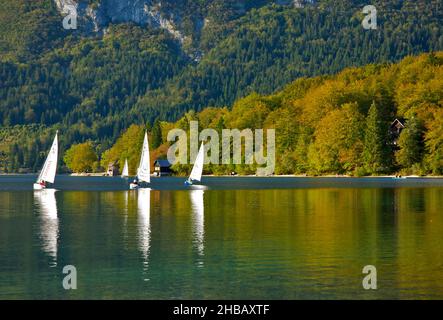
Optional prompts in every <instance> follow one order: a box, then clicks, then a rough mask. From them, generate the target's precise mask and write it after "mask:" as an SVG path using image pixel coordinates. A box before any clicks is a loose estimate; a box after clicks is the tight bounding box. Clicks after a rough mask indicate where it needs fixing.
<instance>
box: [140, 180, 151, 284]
mask: <svg viewBox="0 0 443 320" xmlns="http://www.w3.org/2000/svg"><path fill="white" fill-rule="evenodd" d="M137 209H138V240H139V249H140V251H141V253H142V257H143V270H144V271H147V270H148V267H149V249H150V241H151V222H150V209H151V189H149V188H147V189H139V190H138V192H137ZM144 280H145V281H148V280H149V279H144Z"/></svg>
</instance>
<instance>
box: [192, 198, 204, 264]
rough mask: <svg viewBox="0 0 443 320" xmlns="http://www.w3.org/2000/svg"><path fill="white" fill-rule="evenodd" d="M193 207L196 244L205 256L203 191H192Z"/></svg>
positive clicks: (199, 251) (199, 252)
mask: <svg viewBox="0 0 443 320" xmlns="http://www.w3.org/2000/svg"><path fill="white" fill-rule="evenodd" d="M190 192H191V193H190V195H191V205H192V212H193V219H192V220H193V227H194V243H195V246H196V248H197V251H198V254H199V255H200V256H203V255H204V240H205V204H204V199H203V194H204V191H203V190H192V191H190Z"/></svg>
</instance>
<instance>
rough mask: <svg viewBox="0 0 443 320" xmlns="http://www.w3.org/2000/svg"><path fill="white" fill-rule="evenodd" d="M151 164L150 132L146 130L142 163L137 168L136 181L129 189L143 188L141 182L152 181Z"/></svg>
mask: <svg viewBox="0 0 443 320" xmlns="http://www.w3.org/2000/svg"><path fill="white" fill-rule="evenodd" d="M150 171H151V166H150V160H149V142H148V133H147V132H145V139H144V141H143V148H142V154H141V157H140V164H139V166H138V169H137V177H136V178H135V180H134V182H132V183H131V184H130V185H129V189H131V190H136V189H139V188H142V186H141V183H151V172H150Z"/></svg>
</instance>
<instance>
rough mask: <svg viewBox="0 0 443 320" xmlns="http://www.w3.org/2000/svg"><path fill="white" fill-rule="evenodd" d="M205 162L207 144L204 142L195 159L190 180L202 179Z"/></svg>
mask: <svg viewBox="0 0 443 320" xmlns="http://www.w3.org/2000/svg"><path fill="white" fill-rule="evenodd" d="M204 162H205V146H204V144H203V142H202V145H201V147H200V150H199V151H198V155H197V158H196V159H195V162H194V167H193V168H192V171H191V175H190V176H189V180H191V181H192V180H195V181H201V178H202V173H203V164H204Z"/></svg>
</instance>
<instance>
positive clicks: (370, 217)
mask: <svg viewBox="0 0 443 320" xmlns="http://www.w3.org/2000/svg"><path fill="white" fill-rule="evenodd" d="M34 179H35V177H34V176H1V177H0V299H414V298H418V299H437V298H439V299H443V210H442V208H443V180H439V179H405V180H394V179H390V178H377V179H357V178H356V179H343V178H255V177H251V178H238V177H234V178H215V177H207V178H204V182H203V184H204V185H205V186H204V187H203V186H202V187H194V188H192V189H187V188H185V187H184V186H183V181H184V179H183V178H161V179H154V180H153V183H152V186H151V188H152V190H138V191H127V190H126V189H127V184H126V182H125V180H122V179H120V178H102V177H99V178H93V177H69V176H59V177H57V181H56V184H55V186H54V187H55V188H56V189H57V191H55V190H46V191H44V192H33V191H32V183H33V182H34ZM67 265H73V266H75V267H76V270H77V290H65V289H63V286H62V281H63V278H64V277H65V276H66V275H65V274H63V272H62V271H63V267H64V266H67ZM366 265H374V266H376V268H377V278H378V283H377V285H378V289H377V290H372V291H367V290H364V289H363V287H362V280H363V278H364V276H365V275H364V274H362V269H363V267H364V266H366Z"/></svg>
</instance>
